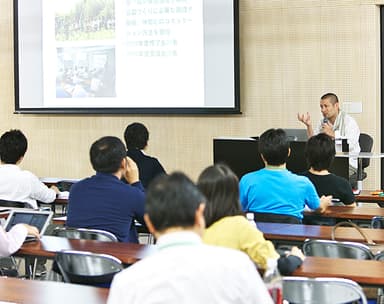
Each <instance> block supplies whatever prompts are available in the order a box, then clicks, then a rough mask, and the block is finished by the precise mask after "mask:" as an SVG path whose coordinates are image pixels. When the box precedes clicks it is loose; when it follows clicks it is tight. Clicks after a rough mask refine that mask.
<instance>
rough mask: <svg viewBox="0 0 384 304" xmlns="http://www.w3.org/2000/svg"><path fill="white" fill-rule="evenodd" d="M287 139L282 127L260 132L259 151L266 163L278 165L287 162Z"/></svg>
mask: <svg viewBox="0 0 384 304" xmlns="http://www.w3.org/2000/svg"><path fill="white" fill-rule="evenodd" d="M288 151H289V141H288V137H287V134H285V131H284V130H283V129H269V130H267V131H265V132H264V133H263V134H261V136H260V139H259V152H260V154H262V155H263V157H264V159H265V160H266V162H267V164H268V165H272V166H280V165H283V164H285V163H286V162H287V159H288Z"/></svg>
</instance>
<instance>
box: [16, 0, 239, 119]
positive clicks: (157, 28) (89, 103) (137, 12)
mask: <svg viewBox="0 0 384 304" xmlns="http://www.w3.org/2000/svg"><path fill="white" fill-rule="evenodd" d="M15 3H16V4H17V5H16V9H15V13H16V14H17V16H16V18H17V36H15V37H17V41H15V45H16V46H17V47H16V49H17V53H16V55H17V58H15V59H17V65H18V68H17V73H16V76H17V79H16V84H17V88H16V97H17V100H16V111H20V112H23V111H25V112H28V110H31V111H32V112H34V111H37V112H39V110H40V109H41V111H42V112H44V111H47V110H48V111H49V109H55V111H59V112H60V110H61V109H62V110H63V112H65V111H68V112H76V109H83V110H84V109H88V110H90V112H92V109H98V111H99V112H100V110H101V109H120V110H121V109H126V111H124V110H123V112H127V113H129V112H130V109H135V111H134V112H138V113H140V112H142V113H150V112H151V111H152V109H154V112H157V111H159V109H160V113H161V112H164V113H166V112H167V111H168V110H169V109H174V110H175V109H180V112H181V113H183V110H182V109H187V110H186V111H185V112H186V113H188V112H191V113H193V112H194V109H196V112H202V113H204V109H212V108H213V109H215V108H217V109H228V110H230V111H234V112H236V111H239V107H238V100H237V99H236V95H238V92H236V89H237V81H238V79H237V78H236V77H237V76H238V75H237V74H236V67H237V60H238V58H236V56H235V46H236V40H235V38H236V35H235V28H236V27H235V20H234V16H235V11H234V10H235V5H234V2H233V0H221V1H217V0H205V1H203V0H65V1H63V0H15ZM167 109H168V110H167ZM96 111H97V110H96ZM106 112H108V111H106ZM112 112H113V111H112ZM170 112H172V111H170ZM176 112H177V111H176Z"/></svg>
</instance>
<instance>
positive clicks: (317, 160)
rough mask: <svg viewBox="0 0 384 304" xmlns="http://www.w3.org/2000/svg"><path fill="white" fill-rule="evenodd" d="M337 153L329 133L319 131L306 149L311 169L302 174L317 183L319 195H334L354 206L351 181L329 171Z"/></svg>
mask: <svg viewBox="0 0 384 304" xmlns="http://www.w3.org/2000/svg"><path fill="white" fill-rule="evenodd" d="M335 154H336V151H335V144H334V142H333V140H332V138H331V137H329V136H328V135H327V134H325V133H319V134H317V135H315V136H313V137H311V138H310V139H309V140H308V142H307V144H306V149H305V155H306V158H307V162H308V165H309V167H310V169H309V170H308V171H306V172H304V173H302V175H304V176H306V177H308V178H309V179H310V181H311V182H312V183H313V184H314V185H315V188H316V191H317V194H318V195H319V196H322V195H332V197H333V198H334V199H338V200H339V201H340V202H342V203H344V204H345V205H351V206H354V205H355V196H354V194H353V191H352V188H351V185H350V183H349V181H347V180H346V179H345V178H343V177H340V176H337V175H335V174H333V173H330V172H329V171H328V169H329V167H330V166H331V164H332V161H333V159H334V157H335Z"/></svg>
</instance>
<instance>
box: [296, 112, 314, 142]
mask: <svg viewBox="0 0 384 304" xmlns="http://www.w3.org/2000/svg"><path fill="white" fill-rule="evenodd" d="M297 119H298V120H299V121H301V122H302V123H303V124H305V126H306V128H307V136H308V138H310V137H312V136H313V135H314V131H313V127H312V122H311V116H310V115H309V113H308V112H307V113H303V114H301V113H297Z"/></svg>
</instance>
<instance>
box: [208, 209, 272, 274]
mask: <svg viewBox="0 0 384 304" xmlns="http://www.w3.org/2000/svg"><path fill="white" fill-rule="evenodd" d="M203 241H204V242H205V243H206V244H211V245H217V246H223V247H229V248H233V249H238V250H241V251H243V252H245V253H246V254H248V256H249V257H250V258H251V259H252V260H253V261H254V262H255V263H256V264H257V266H258V267H259V268H262V269H266V267H267V260H268V259H278V258H279V254H278V253H277V252H276V250H275V248H274V246H273V244H272V242H270V241H267V240H266V239H265V238H264V235H263V233H262V232H261V231H260V230H258V229H257V228H255V227H253V226H252V225H251V223H249V222H248V220H247V219H246V218H245V217H244V216H241V215H237V216H227V217H224V218H222V219H220V220H218V221H217V222H215V223H213V224H212V225H211V226H210V227H209V228H207V229H206V230H205V232H204V235H203Z"/></svg>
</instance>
